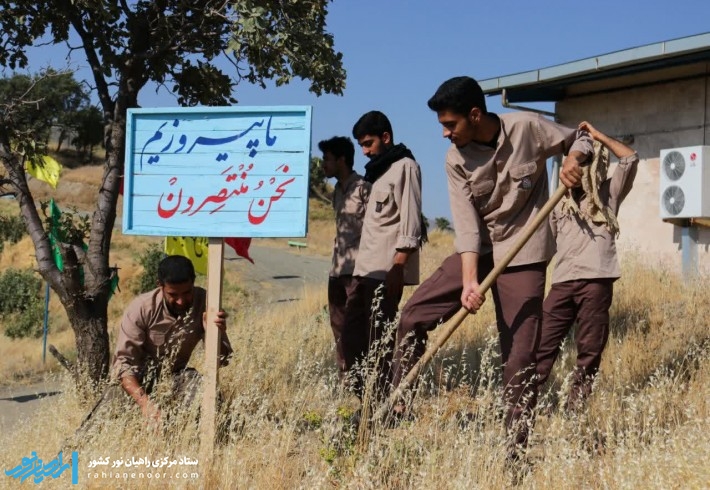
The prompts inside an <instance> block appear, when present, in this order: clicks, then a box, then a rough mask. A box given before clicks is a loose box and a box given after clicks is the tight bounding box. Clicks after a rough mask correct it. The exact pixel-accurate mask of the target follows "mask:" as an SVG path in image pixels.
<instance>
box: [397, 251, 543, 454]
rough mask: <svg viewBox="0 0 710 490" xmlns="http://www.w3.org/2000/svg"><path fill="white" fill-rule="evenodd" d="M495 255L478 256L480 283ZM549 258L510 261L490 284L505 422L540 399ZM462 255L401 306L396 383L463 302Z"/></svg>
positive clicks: (519, 434)
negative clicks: (539, 354) (538, 368)
mask: <svg viewBox="0 0 710 490" xmlns="http://www.w3.org/2000/svg"><path fill="white" fill-rule="evenodd" d="M493 266H494V264H493V255H492V254H487V255H483V256H480V257H479V259H478V281H479V283H480V282H482V281H483V279H484V278H485V277H486V276H487V275H488V273H489V272H490V271H491V270H492V269H493ZM545 270H546V263H545V262H538V263H535V264H528V265H522V266H516V267H508V268H506V269H505V270H504V271H503V273H502V274H501V275H500V276H498V279H497V280H496V282H495V283H494V285H493V287H492V288H491V292H492V294H493V301H494V302H495V310H496V320H497V326H498V337H499V341H500V347H501V354H502V361H503V384H504V386H505V388H504V399H505V401H506V404H507V405H508V407H509V408H508V414H507V417H506V425H507V426H508V427H509V428H513V426H514V425H517V424H518V423H523V425H524V420H521V419H522V418H523V415H524V414H530V412H531V410H532V408H533V407H534V404H535V402H536V395H537V386H536V383H535V378H534V376H535V362H536V352H537V346H538V342H539V338H540V325H541V323H542V300H543V297H544V294H545ZM462 290H463V286H462V276H461V256H460V255H459V254H457V253H455V254H453V255H450V256H449V257H447V258H446V259H445V260H444V262H443V263H442V264H441V266H440V267H439V268H438V269H437V270H436V271H435V272H434V273H433V274H432V275H431V277H429V278H428V279H427V280H426V281H424V282H423V283H422V284H421V285H420V286H419V288H417V290H416V291H415V292H414V294H413V295H412V297H411V298H410V299H409V301H407V304H406V305H405V306H404V308H403V309H402V316H401V320H400V323H399V326H398V329H397V350H396V351H395V359H394V365H393V380H392V384H393V386H395V387H396V386H397V385H398V384H399V383H400V381H401V380H402V378H403V377H404V376H406V373H407V372H409V370H410V369H411V368H412V367H413V366H414V364H416V362H417V361H418V360H419V359H420V358H421V356H422V354H423V353H424V350H425V347H426V341H427V338H428V332H429V331H430V330H433V329H434V328H436V327H437V325H439V324H440V323H441V322H445V321H446V320H448V319H449V318H451V317H452V316H453V315H454V314H455V313H456V312H457V311H458V310H459V309H460V308H461V292H462ZM515 439H516V442H519V443H524V442H525V441H526V439H527V430H526V429H522V430H519V429H515Z"/></svg>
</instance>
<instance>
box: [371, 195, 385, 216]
mask: <svg viewBox="0 0 710 490" xmlns="http://www.w3.org/2000/svg"><path fill="white" fill-rule="evenodd" d="M389 201H390V194H389V192H387V191H375V192H374V193H373V194H372V196H371V197H370V204H369V205H372V204H374V205H375V212H376V213H381V212H383V211H384V210H385V209H387V205H388V203H389Z"/></svg>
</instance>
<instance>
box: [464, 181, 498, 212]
mask: <svg viewBox="0 0 710 490" xmlns="http://www.w3.org/2000/svg"><path fill="white" fill-rule="evenodd" d="M470 186H471V196H472V197H473V204H474V205H475V206H476V208H478V209H484V208H485V207H486V206H488V204H489V203H490V200H491V194H493V189H495V186H496V184H495V182H494V181H493V180H492V179H486V180H481V181H479V182H472V183H471V184H470Z"/></svg>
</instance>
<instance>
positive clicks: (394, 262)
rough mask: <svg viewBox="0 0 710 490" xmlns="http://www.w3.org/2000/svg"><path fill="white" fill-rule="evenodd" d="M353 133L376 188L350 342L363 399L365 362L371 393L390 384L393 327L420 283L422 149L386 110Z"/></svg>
mask: <svg viewBox="0 0 710 490" xmlns="http://www.w3.org/2000/svg"><path fill="white" fill-rule="evenodd" d="M353 137H354V138H355V139H356V140H357V142H358V144H359V145H360V146H361V147H362V152H363V153H364V154H365V156H367V157H368V158H369V159H370V161H369V163H367V164H366V165H365V180H366V181H367V182H370V183H371V184H372V190H371V192H370V199H369V202H368V205H367V210H366V212H365V219H364V221H363V225H362V236H361V239H360V249H359V251H358V256H357V260H356V261H355V269H354V271H353V288H352V295H351V296H350V297H349V298H348V302H347V305H346V308H345V323H344V332H343V336H342V341H343V350H344V352H345V368H346V370H347V371H348V372H349V376H350V383H351V388H352V389H353V391H354V392H355V393H356V394H357V395H358V397H359V398H360V399H361V400H362V399H363V395H364V393H365V378H366V374H367V372H368V371H369V369H368V368H367V367H366V365H363V364H369V363H374V364H375V366H374V369H375V373H376V380H377V381H376V383H375V386H374V393H372V398H371V399H372V400H377V399H378V398H380V397H381V396H382V395H384V394H385V390H386V388H387V385H388V384H389V371H390V364H391V359H392V347H393V345H394V335H393V334H392V333H391V332H387V330H389V329H390V327H391V322H392V321H393V320H394V318H395V316H396V315H397V311H398V307H399V301H400V299H401V298H402V291H403V288H404V286H405V285H414V284H418V283H419V247H420V244H421V241H422V218H421V216H422V214H421V201H422V181H421V173H420V169H419V165H418V164H417V162H416V161H415V160H414V156H413V155H412V153H411V152H410V151H409V149H408V148H407V147H406V146H405V145H403V144H401V143H400V144H397V145H396V144H395V143H394V138H393V133H392V125H391V124H390V121H389V119H388V118H387V116H385V115H384V114H383V113H382V112H379V111H371V112H368V113H366V114H364V115H363V116H362V117H361V118H360V119H359V120H358V121H357V123H355V126H354V127H353ZM368 357H369V358H370V362H367V360H368ZM356 364H357V366H356Z"/></svg>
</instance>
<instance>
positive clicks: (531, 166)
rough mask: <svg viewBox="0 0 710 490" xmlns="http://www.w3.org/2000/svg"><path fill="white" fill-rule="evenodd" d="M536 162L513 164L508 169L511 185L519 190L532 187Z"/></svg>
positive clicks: (527, 189)
mask: <svg viewBox="0 0 710 490" xmlns="http://www.w3.org/2000/svg"><path fill="white" fill-rule="evenodd" d="M536 171H537V162H527V163H521V164H519V165H515V166H514V167H511V169H510V176H511V177H512V179H513V187H514V188H517V189H518V190H521V191H529V190H530V189H532V187H533V180H534V178H535V172H536Z"/></svg>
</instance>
